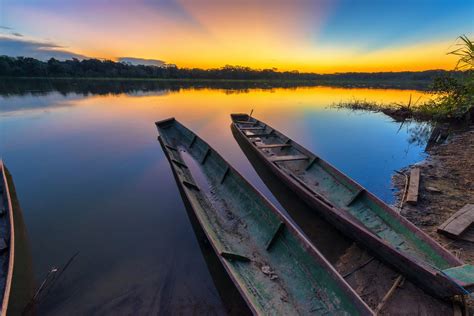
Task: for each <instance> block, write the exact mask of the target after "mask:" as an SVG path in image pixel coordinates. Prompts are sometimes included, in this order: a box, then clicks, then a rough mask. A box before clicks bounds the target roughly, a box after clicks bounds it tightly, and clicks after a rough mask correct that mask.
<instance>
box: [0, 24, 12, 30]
mask: <svg viewBox="0 0 474 316" xmlns="http://www.w3.org/2000/svg"><path fill="white" fill-rule="evenodd" d="M0 29H2V30H11V29H12V28H11V27H8V26H3V25H0Z"/></svg>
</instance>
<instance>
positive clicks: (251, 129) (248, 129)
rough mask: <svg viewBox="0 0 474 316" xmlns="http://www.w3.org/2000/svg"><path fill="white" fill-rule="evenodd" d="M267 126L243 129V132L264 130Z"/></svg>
mask: <svg viewBox="0 0 474 316" xmlns="http://www.w3.org/2000/svg"><path fill="white" fill-rule="evenodd" d="M265 128H266V127H265V126H255V127H241V128H240V129H241V130H242V131H253V130H264V129H265Z"/></svg>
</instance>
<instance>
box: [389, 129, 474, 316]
mask: <svg viewBox="0 0 474 316" xmlns="http://www.w3.org/2000/svg"><path fill="white" fill-rule="evenodd" d="M427 153H428V155H429V156H428V158H427V159H426V160H425V161H423V162H421V163H418V164H416V165H413V166H409V167H407V168H405V169H404V170H401V172H403V173H405V174H409V173H410V169H411V168H413V167H418V168H420V170H421V178H420V188H419V197H418V203H417V205H410V204H406V203H404V204H403V208H402V210H401V214H402V215H403V216H405V217H406V218H407V219H409V220H410V221H411V222H412V223H414V224H415V225H417V226H418V227H419V228H421V229H422V230H423V231H425V232H426V233H428V234H429V235H430V236H431V237H432V238H433V239H435V240H436V241H438V242H439V243H440V244H441V245H443V246H444V247H445V248H447V249H448V250H450V251H451V252H452V253H454V254H455V255H456V256H458V257H459V258H461V259H462V260H463V261H464V262H466V263H469V264H474V243H473V242H469V241H462V240H455V239H451V238H448V237H446V236H444V235H441V234H439V233H438V232H437V231H436V230H437V228H438V226H439V225H440V224H442V223H443V222H444V221H446V220H447V219H448V218H449V217H450V216H451V215H452V214H454V213H455V212H457V211H458V210H459V209H461V208H462V207H463V206H464V205H466V204H474V127H473V126H471V127H470V128H469V129H467V130H464V131H458V132H455V133H453V134H451V135H450V136H449V137H448V139H447V140H446V141H445V142H444V143H442V144H437V145H433V146H431V147H430V148H429V149H427ZM393 184H394V187H395V188H396V189H397V192H398V193H397V197H398V200H400V199H401V197H402V195H403V191H404V187H405V177H404V176H403V175H401V174H396V175H395V176H394V177H393ZM397 205H398V204H397ZM472 226H473V227H470V228H468V230H472V231H474V225H472ZM468 305H469V306H470V308H471V313H472V308H473V307H474V300H473V299H472V298H471V299H469V300H468Z"/></svg>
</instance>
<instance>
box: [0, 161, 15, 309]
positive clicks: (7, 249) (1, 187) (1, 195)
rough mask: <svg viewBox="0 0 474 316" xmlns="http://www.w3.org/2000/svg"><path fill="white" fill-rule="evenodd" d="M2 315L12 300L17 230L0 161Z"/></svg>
mask: <svg viewBox="0 0 474 316" xmlns="http://www.w3.org/2000/svg"><path fill="white" fill-rule="evenodd" d="M0 177H1V180H0V267H1V269H2V271H1V273H0V275H1V278H0V302H1V305H0V315H2V316H3V315H6V314H7V310H8V303H9V300H10V290H11V287H12V278H13V263H14V261H15V230H14V223H13V204H12V199H11V195H10V186H9V184H8V180H7V174H6V169H5V166H4V164H3V161H2V160H0Z"/></svg>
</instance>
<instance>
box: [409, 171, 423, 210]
mask: <svg viewBox="0 0 474 316" xmlns="http://www.w3.org/2000/svg"><path fill="white" fill-rule="evenodd" d="M419 187H420V168H413V169H411V172H410V182H409V184H408V193H407V200H406V201H407V203H410V204H416V203H417V202H418V190H419Z"/></svg>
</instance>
